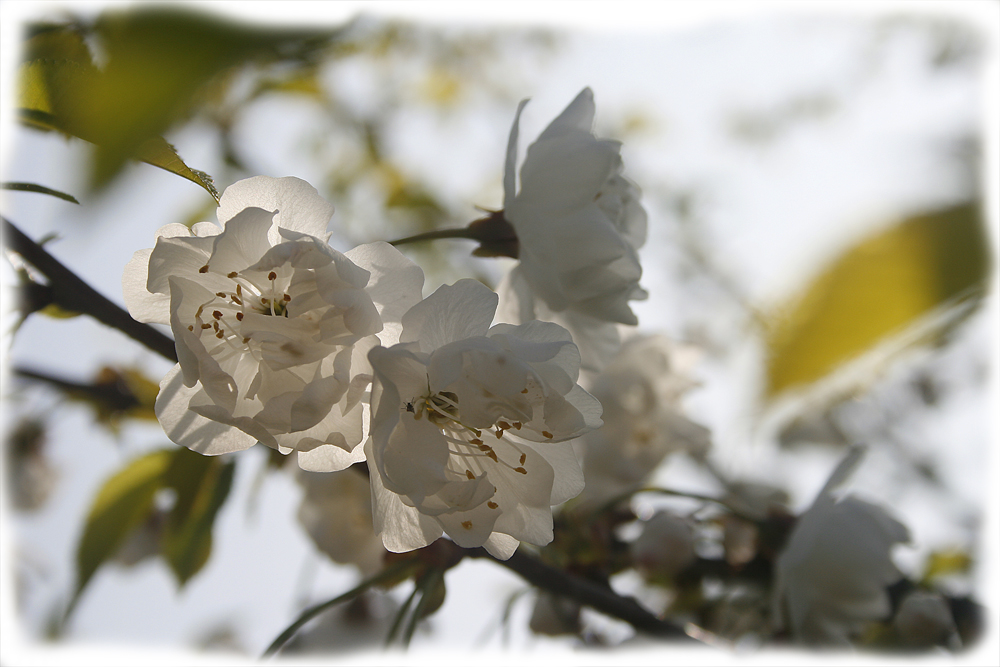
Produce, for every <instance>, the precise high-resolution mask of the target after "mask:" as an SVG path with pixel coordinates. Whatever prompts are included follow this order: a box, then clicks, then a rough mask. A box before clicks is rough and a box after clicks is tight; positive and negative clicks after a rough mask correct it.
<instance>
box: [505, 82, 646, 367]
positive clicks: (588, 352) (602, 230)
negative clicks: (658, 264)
mask: <svg viewBox="0 0 1000 667" xmlns="http://www.w3.org/2000/svg"><path fill="white" fill-rule="evenodd" d="M526 103H527V100H525V101H523V102H521V104H520V106H519V107H518V109H517V114H516V115H515V117H514V125H513V127H512V128H511V131H510V140H509V143H508V146H507V158H506V164H505V166H504V210H503V216H504V218H505V219H506V220H507V221H508V222H509V223H510V224H511V225H513V227H514V230H515V232H516V234H517V247H518V255H517V258H518V260H519V264H518V265H517V266H516V267H514V269H513V270H512V271H511V272H510V273H509V274H508V275H507V276H506V277H505V278H504V282H503V284H502V286H501V288H500V290H499V291H500V292H501V294H502V295H503V297H504V300H505V304H504V306H503V307H502V308H501V319H502V320H504V321H511V322H527V321H530V320H533V319H539V320H545V321H554V322H558V323H560V324H562V325H564V326H566V328H568V329H569V330H570V332H571V333H572V335H573V340H574V342H576V344H577V345H578V346H579V347H580V351H581V355H582V356H583V359H584V367H585V368H588V369H593V370H597V369H599V368H600V367H601V366H602V365H603V362H604V361H605V360H606V359H607V357H608V356H610V355H611V354H613V353H614V351H615V349H616V348H617V345H618V342H619V339H618V331H617V328H616V327H615V326H614V325H615V323H620V324H629V325H635V324H637V323H638V320H637V319H636V317H635V314H634V313H633V312H632V309H631V308H630V307H629V303H628V302H629V301H630V300H633V299H645V298H646V296H647V294H646V292H645V290H643V289H642V288H641V287H639V277H640V276H641V275H642V268H641V267H640V265H639V255H638V253H637V249H638V248H639V247H641V246H642V244H643V243H645V241H646V212H645V211H644V210H643V208H642V206H641V205H640V204H639V190H638V188H637V187H636V186H635V185H634V184H633V183H631V182H630V181H628V180H627V179H625V178H624V177H623V176H622V175H621V172H622V159H621V154H620V152H621V144H620V143H619V142H617V141H612V140H609V139H598V138H597V137H596V136H594V134H593V124H594V111H595V109H594V95H593V93H592V92H591V90H590V89H589V88H584V89H583V91H581V92H580V94H579V95H578V96H577V97H576V99H574V100H573V101H572V102H571V103H570V105H569V106H568V107H566V110H565V111H563V112H562V113H561V114H560V115H559V116H558V117H557V118H556V119H555V120H554V121H552V123H550V124H549V126H548V127H547V128H546V129H545V131H544V132H542V133H541V135H539V137H538V139H537V140H536V141H535V143H533V144H532V145H531V146H529V147H528V151H527V154H526V156H525V158H524V163H523V164H522V165H521V172H520V173H521V187H520V189H519V190H518V189H517V180H516V174H515V171H516V164H517V137H518V122H519V119H520V116H521V111H522V110H523V109H524V105H525V104H526Z"/></svg>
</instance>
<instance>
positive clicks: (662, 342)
mask: <svg viewBox="0 0 1000 667" xmlns="http://www.w3.org/2000/svg"><path fill="white" fill-rule="evenodd" d="M696 359H697V351H696V350H695V349H694V348H692V347H687V346H684V345H680V344H677V343H675V342H673V341H671V340H670V339H668V338H666V337H665V336H660V335H648V336H636V337H634V338H632V339H630V340H628V341H626V342H625V344H624V345H623V346H622V348H621V350H620V351H619V353H618V354H617V355H615V357H613V358H612V360H611V361H610V363H609V364H608V365H607V366H606V367H605V368H604V370H603V371H601V373H599V374H598V375H597V376H596V377H595V378H594V380H593V382H591V384H590V386H589V390H590V392H591V393H592V394H593V395H594V396H595V397H596V398H597V399H598V400H599V401H600V402H601V404H602V405H603V406H604V414H603V416H602V418H603V420H604V426H602V427H601V428H599V429H597V430H596V431H593V432H591V433H588V434H586V435H585V436H584V437H583V438H582V439H581V440H582V441H583V444H584V477H585V479H586V480H587V488H586V490H585V491H584V492H583V494H582V495H581V496H580V497H579V498H578V499H577V500H576V501H575V503H576V504H577V505H578V506H580V505H583V506H590V507H593V506H594V505H595V504H601V503H604V502H607V501H609V500H611V499H612V498H614V497H615V496H618V495H620V494H623V493H627V492H628V491H630V490H635V489H638V488H639V487H641V486H642V485H643V484H645V483H646V482H647V480H648V479H649V478H650V476H651V475H652V474H653V472H654V471H655V470H656V467H657V466H658V465H659V464H660V463H661V462H662V461H663V460H664V459H665V458H666V457H667V456H669V455H670V454H673V453H675V452H687V453H689V454H691V455H693V456H695V457H701V456H703V455H704V454H705V453H706V452H707V451H708V447H709V436H710V432H709V430H708V429H707V428H705V427H704V426H701V425H700V424H697V423H695V422H693V421H691V420H690V419H688V418H687V417H686V416H685V415H684V411H683V408H682V406H681V399H682V398H683V396H684V394H685V392H686V391H687V390H688V389H690V388H691V387H694V386H695V383H694V382H693V381H692V380H691V378H690V371H691V368H692V367H693V365H694V362H695V361H696Z"/></svg>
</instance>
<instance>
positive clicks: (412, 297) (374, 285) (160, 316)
mask: <svg viewBox="0 0 1000 667" xmlns="http://www.w3.org/2000/svg"><path fill="white" fill-rule="evenodd" d="M332 214H333V207H332V206H331V205H330V204H329V203H327V202H326V201H325V200H323V198H322V197H320V196H319V194H318V193H317V192H316V190H315V189H314V188H313V187H312V186H310V185H309V184H308V183H306V182H304V181H302V180H299V179H296V178H281V179H276V178H269V177H265V176H258V177H255V178H250V179H246V180H243V181H239V182H238V183H234V184H233V185H231V186H230V187H229V188H227V189H226V191H225V192H224V193H223V195H222V199H221V201H220V204H219V209H218V218H219V222H220V224H221V226H217V225H214V224H212V223H209V222H200V223H197V224H195V225H194V226H193V227H192V228H191V229H188V228H187V227H185V226H184V225H179V224H172V225H167V226H165V227H163V228H161V229H160V230H159V231H158V232H157V240H156V246H155V247H154V248H152V249H150V250H140V251H139V252H137V253H136V254H135V256H134V257H133V258H132V261H131V262H129V264H128V266H127V267H126V269H125V274H124V277H123V288H124V292H125V302H126V304H127V305H128V308H129V312H130V313H131V314H132V316H133V317H135V318H136V319H137V320H139V321H142V322H157V323H161V324H169V325H170V328H171V330H172V331H173V334H174V339H175V341H176V345H177V356H178V359H179V363H178V365H177V366H175V367H174V368H173V370H171V371H170V372H169V373H168V374H167V375H166V377H165V378H164V379H163V381H162V382H161V383H160V393H159V395H158V397H157V400H156V415H157V417H158V419H159V421H160V424H161V425H162V426H163V428H164V430H165V431H166V433H167V435H168V436H169V437H170V439H171V440H173V441H174V442H176V443H178V444H180V445H184V446H185V447H188V448H190V449H192V450H194V451H197V452H200V453H202V454H208V455H215V454H223V453H227V452H233V451H238V450H243V449H246V448H248V447H250V446H252V445H253V444H255V443H256V442H258V441H259V442H262V443H264V444H265V445H267V446H269V447H272V448H275V449H277V450H279V451H280V452H282V453H283V454H287V453H289V452H291V451H296V452H297V453H298V462H299V465H300V466H301V467H303V468H305V469H309V470H317V471H331V470H340V469H342V468H345V467H347V466H348V465H350V464H351V463H353V462H355V461H359V460H362V459H363V452H362V448H361V446H360V443H361V441H362V440H363V421H362V412H363V409H362V406H361V399H362V397H363V395H364V393H365V391H366V390H367V387H368V385H369V383H370V381H371V370H370V367H369V365H368V362H367V357H366V354H367V352H368V350H369V349H371V348H372V347H374V346H376V345H378V344H379V343H380V342H386V343H392V342H395V339H396V337H398V332H399V324H398V320H399V316H400V315H401V314H402V313H403V312H405V310H406V309H407V308H408V307H409V306H410V305H412V304H413V303H415V302H417V301H418V300H419V298H420V288H421V285H422V284H423V273H422V272H421V271H420V269H419V267H417V266H415V265H414V264H413V263H412V262H410V261H409V260H407V259H405V258H404V257H403V256H402V255H401V254H400V253H399V252H398V251H396V250H395V249H394V248H392V247H391V246H389V245H388V244H384V243H376V244H369V245H366V246H360V247H358V248H355V249H354V250H352V251H350V252H348V253H340V252H338V251H336V250H334V249H333V248H331V247H330V246H329V245H327V240H328V238H329V235H328V233H327V232H326V228H327V225H328V224H329V221H330V217H331V215H332ZM394 321H395V324H387V323H392V322H394ZM380 335H381V338H380V337H379V336H380Z"/></svg>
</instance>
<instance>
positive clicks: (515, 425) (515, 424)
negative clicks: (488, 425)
mask: <svg viewBox="0 0 1000 667" xmlns="http://www.w3.org/2000/svg"><path fill="white" fill-rule="evenodd" d="M522 426H524V424H522V423H521V422H514V428H516V429H517V430H518V431H520V430H521V427H522Z"/></svg>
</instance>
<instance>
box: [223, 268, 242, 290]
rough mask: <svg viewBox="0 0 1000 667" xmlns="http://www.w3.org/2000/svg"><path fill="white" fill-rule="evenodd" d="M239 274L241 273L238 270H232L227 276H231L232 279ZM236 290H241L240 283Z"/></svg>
mask: <svg viewBox="0 0 1000 667" xmlns="http://www.w3.org/2000/svg"><path fill="white" fill-rule="evenodd" d="M238 275H240V274H238V273H237V272H235V271H230V272H229V273H227V274H226V277H227V278H229V279H230V280H231V279H233V278H235V277H236V276H238ZM236 291H237V292H239V291H240V286H239V285H237V286H236Z"/></svg>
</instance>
